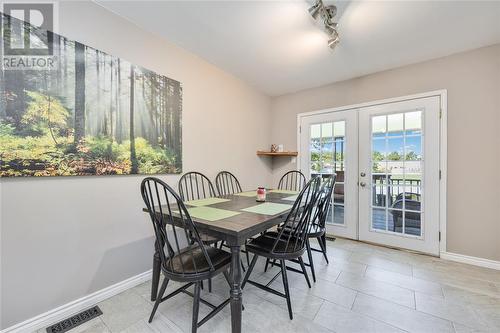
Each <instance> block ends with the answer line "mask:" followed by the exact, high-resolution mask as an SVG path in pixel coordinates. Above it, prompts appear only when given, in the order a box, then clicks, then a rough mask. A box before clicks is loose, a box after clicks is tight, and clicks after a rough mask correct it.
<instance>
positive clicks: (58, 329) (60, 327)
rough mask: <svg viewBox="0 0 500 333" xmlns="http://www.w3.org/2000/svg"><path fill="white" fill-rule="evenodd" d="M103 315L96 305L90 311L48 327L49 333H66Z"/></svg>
mask: <svg viewBox="0 0 500 333" xmlns="http://www.w3.org/2000/svg"><path fill="white" fill-rule="evenodd" d="M100 315H102V311H101V309H99V307H98V306H97V305H96V306H94V307H91V308H90V309H88V310H85V311H82V312H80V313H78V314H76V315H74V316H72V317H69V318H68V319H64V320H62V321H60V322H58V323H57V324H54V325H52V326H50V327H47V333H64V332H67V331H69V330H70V329H72V328H75V327H77V326H79V325H81V324H83V323H85V322H87V321H89V320H91V319H94V318H95V317H98V316H100Z"/></svg>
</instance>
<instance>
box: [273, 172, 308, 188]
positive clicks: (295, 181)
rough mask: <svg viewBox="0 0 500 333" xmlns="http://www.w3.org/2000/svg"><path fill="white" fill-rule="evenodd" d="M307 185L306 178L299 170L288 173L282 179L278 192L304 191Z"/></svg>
mask: <svg viewBox="0 0 500 333" xmlns="http://www.w3.org/2000/svg"><path fill="white" fill-rule="evenodd" d="M305 184H306V176H304V174H303V173H302V172H300V171H299V170H291V171H288V172H287V173H285V174H284V175H283V177H281V179H280V181H279V183H278V190H289V191H297V192H299V191H300V190H302V188H303V187H304V185H305Z"/></svg>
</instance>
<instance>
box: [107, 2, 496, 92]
mask: <svg viewBox="0 0 500 333" xmlns="http://www.w3.org/2000/svg"><path fill="white" fill-rule="evenodd" d="M97 1H98V2H99V3H100V4H101V5H102V6H104V7H106V8H108V9H109V10H111V11H113V12H114V13H117V14H119V15H121V16H123V17H125V18H127V19H128V20H130V21H132V22H134V23H135V24H137V25H138V26H140V27H142V28H144V29H146V30H148V31H150V32H153V33H155V34H158V35H161V36H163V37H164V38H165V39H167V40H169V41H171V42H173V43H175V44H177V45H178V46H181V47H182V48H184V49H187V50H189V51H191V52H193V53H195V54H197V55H199V56H200V57H202V58H204V59H206V60H207V61H209V62H211V63H213V64H215V65H216V66H218V67H220V68H222V69H224V70H226V71H228V72H230V73H232V74H234V75H235V76H237V77H239V78H241V79H243V80H245V81H246V82H248V83H250V84H251V85H253V86H255V87H256V88H257V89H259V90H261V91H262V92H264V93H267V94H269V95H273V96H276V95H281V94H285V93H290V92H295V91H298V90H302V89H307V88H312V87H317V86H321V85H325V84H328V83H332V82H336V81H341V80H346V79H350V78H354V77H359V76H362V75H366V74H369V73H374V72H379V71H382V70H386V69H390V68H395V67H399V66H403V65H407V64H411V63H416V62H420V61H424V60H428V59H433V58H437V57H442V56H445V55H449V54H453V53H457V52H461V51H464V50H469V49H474V48H478V47H481V46H486V45H491V44H495V43H499V42H500V1H492V2H481V1H353V2H346V1H343V2H342V1H327V2H328V3H334V4H336V5H337V7H339V14H338V15H337V18H339V17H340V18H339V26H340V28H339V33H340V38H341V42H340V44H339V45H338V46H337V48H336V49H335V50H330V49H329V48H328V47H327V45H326V41H327V39H328V37H327V35H326V33H325V32H323V31H322V30H321V27H320V26H319V24H317V23H316V25H315V22H314V21H313V19H312V18H311V17H310V16H309V14H308V12H307V8H308V7H309V5H310V3H307V2H305V1H116V0H114V1H108V0H97Z"/></svg>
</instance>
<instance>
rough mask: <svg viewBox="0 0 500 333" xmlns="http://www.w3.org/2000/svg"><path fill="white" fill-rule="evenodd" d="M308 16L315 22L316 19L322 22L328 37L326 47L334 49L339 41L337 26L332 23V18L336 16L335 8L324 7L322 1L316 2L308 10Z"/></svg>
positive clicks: (332, 6) (330, 6) (331, 6)
mask: <svg viewBox="0 0 500 333" xmlns="http://www.w3.org/2000/svg"><path fill="white" fill-rule="evenodd" d="M309 14H311V16H312V17H313V19H315V20H316V19H318V18H320V19H321V20H323V24H324V26H325V31H326V32H327V33H328V35H329V36H330V38H329V39H328V46H329V47H330V48H331V49H334V48H335V46H336V45H337V44H338V43H339V41H340V39H339V33H338V31H337V28H338V24H337V23H336V22H333V18H334V17H335V15H337V7H336V6H334V5H328V6H325V5H324V4H323V1H322V0H316V2H315V3H314V5H312V6H311V7H310V8H309Z"/></svg>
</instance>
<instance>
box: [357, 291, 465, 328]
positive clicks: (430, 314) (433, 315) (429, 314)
mask: <svg viewBox="0 0 500 333" xmlns="http://www.w3.org/2000/svg"><path fill="white" fill-rule="evenodd" d="M359 293H360V294H363V295H366V296H368V297H374V298H377V299H379V300H381V301H385V302H389V303H393V304H396V305H399V306H403V307H405V308H407V309H410V310H413V311H416V312H418V313H421V314H425V315H428V316H431V317H434V318H437V319H441V320H444V321H447V322H449V323H451V324H452V327H453V321H451V320H449V319H446V318H442V317H439V316H437V315H435V314H432V313H427V312H422V311H419V310H417V309H412V308H409V307H407V306H404V305H401V304H398V303H394V302H391V301H388V300H385V299H383V298H380V297H377V296H372V295H368V294H365V293H363V292H361V291H360V292H359ZM353 311H354V312H356V313H359V314H362V315H365V316H367V317H370V318H372V319H376V320H378V321H381V320H380V319H377V318H374V317H372V316H369V315H367V314H364V313H361V312H357V311H355V310H353ZM382 322H383V323H386V322H385V321H382ZM386 324H389V323H386ZM389 325H391V324H389ZM391 326H394V325H391ZM464 326H466V325H464ZM398 328H399V327H398ZM399 329H401V328H399ZM401 330H403V331H404V329H401Z"/></svg>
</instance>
